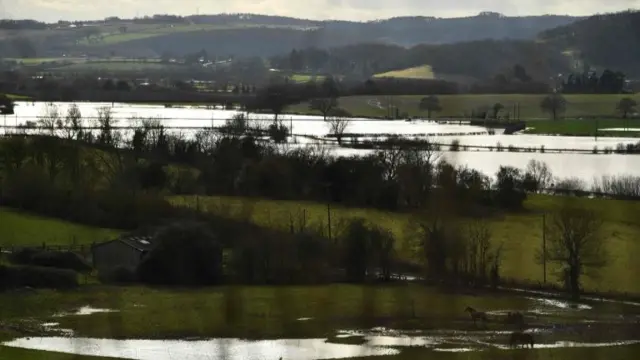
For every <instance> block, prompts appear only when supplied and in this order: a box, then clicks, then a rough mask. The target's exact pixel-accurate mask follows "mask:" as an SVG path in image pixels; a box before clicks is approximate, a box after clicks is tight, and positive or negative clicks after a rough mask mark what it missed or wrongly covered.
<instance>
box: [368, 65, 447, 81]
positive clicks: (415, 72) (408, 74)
mask: <svg viewBox="0 0 640 360" xmlns="http://www.w3.org/2000/svg"><path fill="white" fill-rule="evenodd" d="M374 77H376V78H402V79H433V78H435V75H434V74H433V69H432V68H431V66H429V65H423V66H417V67H412V68H408V69H403V70H394V71H389V72H385V73H380V74H376V75H375V76H374Z"/></svg>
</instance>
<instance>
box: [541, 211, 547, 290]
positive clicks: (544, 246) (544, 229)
mask: <svg viewBox="0 0 640 360" xmlns="http://www.w3.org/2000/svg"><path fill="white" fill-rule="evenodd" d="M542 279H543V280H542V281H543V283H544V284H546V283H547V224H546V214H542Z"/></svg>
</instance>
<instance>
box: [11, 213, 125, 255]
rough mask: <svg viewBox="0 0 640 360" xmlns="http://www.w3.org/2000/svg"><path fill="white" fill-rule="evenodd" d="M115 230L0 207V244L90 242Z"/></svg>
mask: <svg viewBox="0 0 640 360" xmlns="http://www.w3.org/2000/svg"><path fill="white" fill-rule="evenodd" d="M119 233H120V232H119V231H116V230H109V229H100V228H92V227H89V226H83V225H78V224H74V223H70V222H66V221H62V220H57V219H51V218H45V217H40V216H35V215H30V214H26V213H21V212H18V211H15V210H12V209H7V208H2V207H0V246H10V245H11V246H38V245H42V244H43V243H47V244H51V245H67V244H69V245H70V244H73V243H74V242H75V243H76V244H91V243H93V242H100V241H104V240H109V239H112V238H114V237H115V236H117V235H118V234H119Z"/></svg>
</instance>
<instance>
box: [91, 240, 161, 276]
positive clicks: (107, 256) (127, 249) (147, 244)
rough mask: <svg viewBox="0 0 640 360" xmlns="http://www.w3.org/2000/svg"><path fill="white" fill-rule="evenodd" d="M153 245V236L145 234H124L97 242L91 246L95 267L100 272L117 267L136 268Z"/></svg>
mask: <svg viewBox="0 0 640 360" xmlns="http://www.w3.org/2000/svg"><path fill="white" fill-rule="evenodd" d="M153 246H154V241H153V238H152V237H145V236H123V237H119V238H117V239H114V240H110V241H106V242H103V243H99V244H95V245H93V246H92V247H91V255H92V258H93V267H94V268H95V269H96V270H98V272H108V271H110V270H114V269H116V268H128V269H130V270H135V269H136V268H137V267H138V264H140V262H141V261H142V259H143V258H144V256H145V255H146V254H147V253H148V252H149V251H150V250H151V249H153Z"/></svg>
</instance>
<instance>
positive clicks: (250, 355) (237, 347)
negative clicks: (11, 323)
mask: <svg viewBox="0 0 640 360" xmlns="http://www.w3.org/2000/svg"><path fill="white" fill-rule="evenodd" d="M3 345H5V346H10V347H17V348H25V349H33V350H44V351H57V352H63V353H68V354H76V355H88V356H104V357H115V358H125V359H135V360H175V359H183V360H264V359H278V358H280V357H282V358H283V359H298V360H315V359H317V360H323V359H335V358H352V357H365V356H383V355H398V354H400V351H399V350H396V349H390V348H383V347H376V346H370V345H346V344H332V343H327V342H325V340H324V339H281V340H264V341H246V340H240V339H217V340H208V341H169V340H110V339H89V338H63V337H45V338H22V339H17V340H14V341H11V342H7V343H4V344H3Z"/></svg>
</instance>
